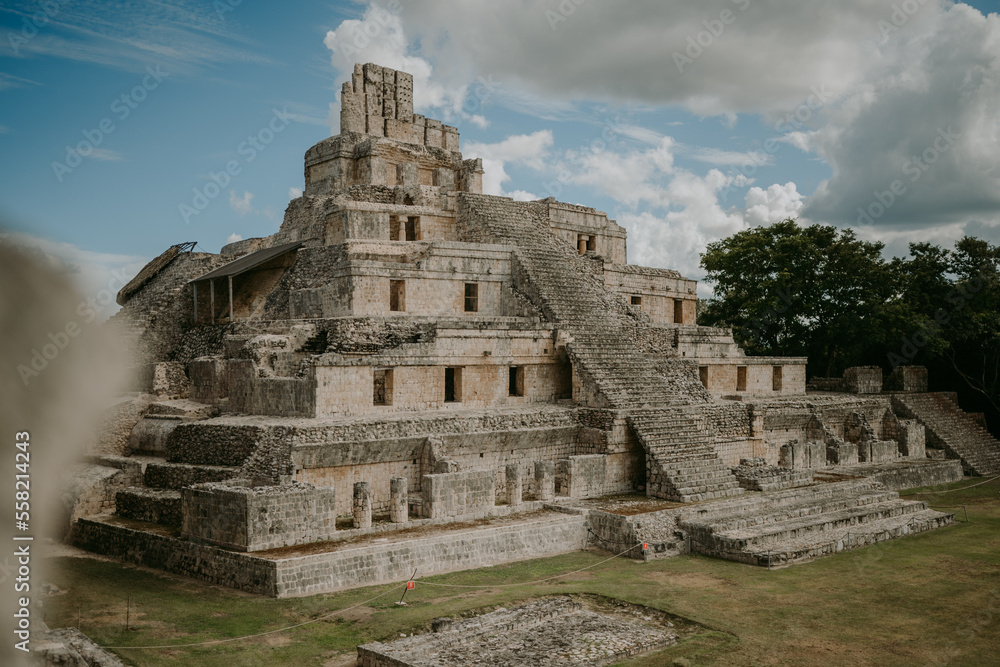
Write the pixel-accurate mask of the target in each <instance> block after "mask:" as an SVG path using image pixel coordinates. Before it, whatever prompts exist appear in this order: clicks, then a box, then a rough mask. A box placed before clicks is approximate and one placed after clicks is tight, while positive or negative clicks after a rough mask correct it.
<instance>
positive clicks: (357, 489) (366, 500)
mask: <svg viewBox="0 0 1000 667" xmlns="http://www.w3.org/2000/svg"><path fill="white" fill-rule="evenodd" d="M354 527H355V528H361V529H366V528H371V527H372V485H371V484H370V483H368V482H355V484H354Z"/></svg>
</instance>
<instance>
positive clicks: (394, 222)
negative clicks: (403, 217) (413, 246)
mask: <svg viewBox="0 0 1000 667" xmlns="http://www.w3.org/2000/svg"><path fill="white" fill-rule="evenodd" d="M401 228H402V227H401V225H400V224H399V216H398V215H390V216H389V240H390V241H402V239H401V238H400V235H399V232H400V229H401Z"/></svg>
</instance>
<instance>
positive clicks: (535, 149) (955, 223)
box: [0, 0, 1000, 290]
mask: <svg viewBox="0 0 1000 667" xmlns="http://www.w3.org/2000/svg"><path fill="white" fill-rule="evenodd" d="M997 9H998V6H997V3H996V2H985V1H976V2H972V3H967V4H966V3H958V4H956V3H952V2H946V1H943V0H942V1H938V0H924V1H920V0H907V2H898V1H895V2H882V1H881V0H845V1H844V2H838V3H826V2H818V1H816V2H802V1H801V0H799V1H797V2H792V1H791V0H787V1H779V0H712V1H709V2H694V1H691V2H673V3H670V2H661V1H653V0H636V1H633V2H628V3H623V2H604V3H598V2H596V0H590V1H589V2H587V1H586V0H538V1H533V0H511V1H510V2H505V3H496V2H486V1H485V0H469V1H467V2H464V3H461V4H456V3H450V2H444V1H443V0H442V1H439V0H423V1H421V0H395V2H385V3H377V4H371V3H354V2H310V1H304V2H290V3H283V4H282V5H280V6H278V5H274V4H268V3H261V2H255V1H253V0H242V1H239V0H219V1H217V2H209V1H202V2H195V1H193V0H185V1H182V2H174V3H166V4H152V3H149V4H147V3H128V2H123V3H116V4H114V5H112V4H109V3H104V2H97V1H93V0H89V1H88V0H76V1H67V2H59V1H58V0H50V1H49V2H42V3H39V2H8V3H5V5H4V7H3V8H0V36H3V39H2V41H0V99H2V101H3V103H2V104H0V155H2V160H0V221H2V223H3V224H4V225H5V226H6V227H7V228H8V229H9V230H10V231H11V232H12V234H13V238H15V239H16V240H19V241H21V242H28V243H34V244H37V245H39V246H41V247H43V248H44V249H46V250H47V251H49V252H53V253H55V254H58V255H60V256H63V257H65V258H67V260H68V261H70V262H72V263H74V264H75V265H77V266H80V267H81V273H80V276H81V278H82V279H83V280H84V282H85V283H86V284H85V286H84V289H85V290H86V289H94V288H95V286H103V285H105V284H107V283H108V282H109V281H110V280H112V279H114V278H113V277H110V276H111V273H110V271H111V270H112V269H114V270H119V271H121V270H124V271H125V272H126V273H134V272H135V271H137V270H138V269H139V268H140V267H141V265H142V264H143V263H144V262H145V261H147V260H148V259H149V258H151V257H153V256H155V255H157V254H159V253H160V252H161V251H162V250H163V249H165V248H166V247H167V246H169V245H171V244H173V243H178V242H181V241H198V242H199V245H200V247H201V248H203V249H205V250H208V251H217V250H218V249H219V248H220V247H221V246H222V245H223V244H225V243H226V242H227V239H230V238H236V236H239V237H242V238H248V237H252V236H264V235H267V234H271V233H273V232H274V231H276V230H277V228H278V226H279V225H280V222H281V216H282V213H283V211H284V209H285V207H286V205H287V204H288V201H289V199H290V198H291V197H293V196H295V195H296V193H295V190H294V189H295V188H301V187H302V157H303V154H304V153H305V151H306V150H307V149H308V148H309V147H310V146H311V145H313V144H314V143H316V142H317V141H320V140H322V139H324V138H325V137H327V136H329V135H330V134H331V127H333V128H337V127H338V115H337V113H338V111H337V98H336V91H337V90H339V88H340V83H341V82H343V81H344V80H346V77H347V75H348V72H349V69H350V64H351V63H353V62H355V61H360V62H366V61H373V62H377V63H380V64H383V65H387V66H390V67H395V68H397V69H404V70H407V71H411V72H413V73H414V75H415V102H416V106H417V110H418V111H419V112H422V113H424V114H425V115H428V116H430V117H434V118H440V119H443V120H444V121H445V122H447V123H449V124H453V125H456V126H458V127H459V130H460V132H461V135H462V150H463V152H464V153H465V154H466V157H470V156H480V157H483V158H484V160H485V162H486V166H487V172H488V173H487V179H486V182H487V188H488V191H490V192H493V193H496V194H500V193H503V194H507V195H509V196H514V197H515V198H534V197H546V196H549V195H555V196H557V198H559V199H562V200H565V201H570V202H575V203H582V204H586V205H589V206H594V207H596V208H599V209H601V210H604V211H607V212H608V214H609V215H610V216H611V217H613V218H615V219H617V220H618V222H619V223H620V224H623V225H624V226H625V227H626V228H627V229H628V230H629V234H630V244H629V257H630V261H632V262H638V263H643V264H647V265H653V266H664V267H671V268H678V269H680V270H681V271H682V272H684V273H685V274H687V275H690V276H692V277H695V278H697V277H700V271H699V269H698V252H700V251H701V250H702V249H703V248H704V244H705V243H707V242H709V241H711V240H714V239H718V238H723V237H725V236H728V235H730V234H732V233H734V232H736V231H738V230H739V229H742V228H745V227H747V226H752V225H755V224H766V223H769V222H773V221H776V220H780V219H783V218H784V217H788V216H792V217H799V218H800V219H803V220H808V221H814V222H828V223H831V224H837V225H840V226H854V227H856V228H858V230H859V234H861V235H862V236H865V237H866V238H877V239H880V240H883V241H885V242H886V243H887V244H888V248H889V251H890V252H895V253H896V254H899V253H902V252H905V249H906V243H907V242H908V241H910V240H931V241H934V242H937V243H940V244H943V245H950V244H951V243H952V242H953V241H954V240H955V239H957V238H959V237H960V236H961V235H962V234H963V233H971V234H975V235H978V236H981V237H984V238H989V239H990V240H992V241H993V242H1000V187H997V186H998V185H1000V183H998V182H997V181H998V179H1000V173H998V170H997V169H996V167H997V164H996V162H997V155H1000V151H998V150H997V149H998V148H1000V146H998V143H1000V122H998V119H1000V67H998V64H1000V53H998V49H1000V17H998V16H997V15H996V14H995V13H993V12H996V11H997ZM904 10H905V11H904ZM783 120H784V121H785V122H784V123H782V121H783ZM788 121H792V122H788ZM935 141H936V142H937V143H936V144H935ZM81 142H84V143H83V144H82V149H83V151H84V152H87V153H88V154H87V155H86V156H84V157H81V158H77V157H75V156H74V155H73V153H72V150H70V151H68V148H69V149H75V148H81ZM87 142H90V143H92V144H96V145H95V147H94V148H93V150H89V145H88V143H87ZM255 142H256V143H255ZM935 145H936V146H937V148H934V146H935ZM921 155H923V156H925V157H933V158H934V159H933V161H930V162H929V163H925V162H923V161H921V160H920V156H921ZM913 158H916V159H917V162H913V160H912V159H913ZM230 162H235V163H236V165H237V166H238V171H239V173H238V174H236V175H235V176H232V177H231V178H229V181H228V182H224V183H223V187H220V188H215V187H214V185H213V181H212V176H213V174H214V175H215V176H216V182H219V181H225V179H224V178H221V177H220V174H221V173H222V172H224V171H225V169H226V165H227V163H230ZM907 167H909V170H907ZM893 183H896V184H897V192H901V194H898V195H896V194H892V195H891V196H892V198H893V200H892V202H891V203H889V204H888V205H885V206H882V208H881V209H880V208H879V202H881V203H882V204H885V203H886V202H888V201H889V200H888V199H887V197H888V196H889V194H886V193H890V194H891V192H892V185H893ZM198 192H200V193H202V194H203V195H205V194H208V195H214V196H209V197H206V198H205V199H204V200H201V201H200V202H199V201H197V199H196V198H197V194H196V193H198ZM216 193H217V194H216ZM880 197H881V199H880ZM195 203H199V204H200V205H203V207H202V210H199V212H198V213H197V214H195V215H191V214H190V213H189V215H187V216H185V215H184V213H183V207H182V205H187V206H192V208H194V206H193V204H195ZM865 211H868V212H869V216H868V217H867V218H866V217H864V216H863V215H862V213H863V212H865Z"/></svg>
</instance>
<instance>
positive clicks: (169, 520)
mask: <svg viewBox="0 0 1000 667" xmlns="http://www.w3.org/2000/svg"><path fill="white" fill-rule="evenodd" d="M115 507H116V509H115V511H116V513H117V514H118V515H119V516H123V517H125V518H127V519H134V520H136V521H147V522H149V523H159V524H162V525H164V526H179V525H181V499H180V496H178V495H177V492H176V491H173V490H166V489H147V488H145V487H141V486H139V487H130V488H128V489H124V490H122V491H119V492H118V494H117V496H116V497H115Z"/></svg>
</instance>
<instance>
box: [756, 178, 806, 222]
mask: <svg viewBox="0 0 1000 667" xmlns="http://www.w3.org/2000/svg"><path fill="white" fill-rule="evenodd" d="M801 212H802V195H801V194H799V192H798V189H797V187H796V186H795V183H792V182H789V183H785V184H784V185H778V184H777V183H775V184H774V185H772V186H771V187H769V188H768V189H767V190H764V189H763V188H757V187H754V188H750V189H749V190H748V191H747V195H746V208H745V210H744V213H743V217H744V219H745V220H746V222H747V224H748V225H750V226H751V227H758V226H761V225H770V224H772V223H775V222H781V221H782V220H787V219H788V218H793V219H794V218H798V217H799V214H800V213H801Z"/></svg>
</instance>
